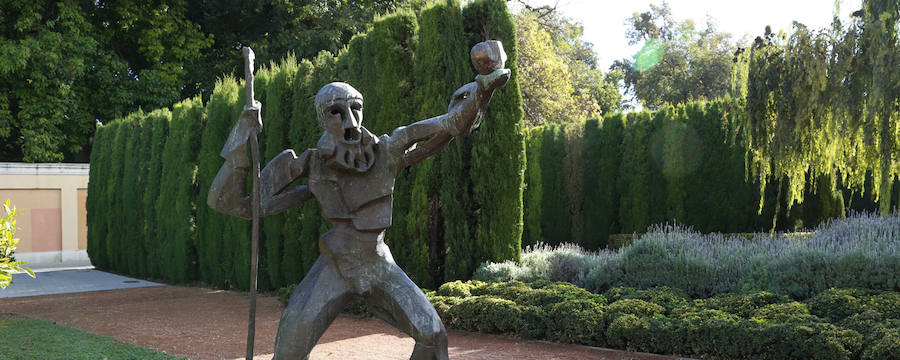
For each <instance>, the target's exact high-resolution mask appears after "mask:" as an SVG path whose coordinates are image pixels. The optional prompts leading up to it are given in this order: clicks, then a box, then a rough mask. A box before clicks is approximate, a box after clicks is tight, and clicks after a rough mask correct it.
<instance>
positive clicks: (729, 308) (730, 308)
mask: <svg viewBox="0 0 900 360" xmlns="http://www.w3.org/2000/svg"><path fill="white" fill-rule="evenodd" d="M787 301H788V297H787V296H784V295H776V294H773V293H770V292H768V291H759V292H753V293H749V294H719V295H716V296H714V297H711V298H708V299H698V300H694V306H697V307H700V308H704V309H718V310H722V311H725V312H727V313H730V314H735V315H738V316H741V317H750V316H751V315H753V314H754V313H755V312H756V311H758V310H759V309H760V308H761V307H764V306H767V305H772V304H781V303H785V302H787Z"/></svg>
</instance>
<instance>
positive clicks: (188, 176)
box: [155, 97, 206, 283]
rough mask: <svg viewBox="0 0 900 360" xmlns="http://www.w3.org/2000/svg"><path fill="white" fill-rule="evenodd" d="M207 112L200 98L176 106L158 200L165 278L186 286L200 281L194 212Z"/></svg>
mask: <svg viewBox="0 0 900 360" xmlns="http://www.w3.org/2000/svg"><path fill="white" fill-rule="evenodd" d="M205 115H206V114H205V112H204V110H203V107H202V102H201V100H200V98H199V97H197V98H193V99H190V100H186V101H183V102H181V103H178V104H175V107H174V109H173V110H172V120H171V123H170V126H169V131H168V136H167V137H166V145H165V147H164V148H163V151H162V159H161V161H162V173H161V178H160V190H159V199H158V200H157V201H156V209H155V210H156V222H157V223H156V225H157V231H156V235H157V239H158V240H157V241H158V242H157V244H158V246H159V247H160V248H161V249H160V250H161V251H160V255H161V259H159V260H162V261H163V262H162V263H160V264H164V265H161V268H160V270H161V275H162V276H163V278H165V279H167V280H169V281H172V282H176V283H183V282H186V281H188V280H191V279H196V271H197V270H196V266H197V264H196V260H195V259H196V254H197V249H196V246H195V243H194V242H195V240H194V239H195V238H194V235H195V232H194V209H196V200H197V193H196V189H195V187H194V181H195V179H196V160H197V153H198V150H199V147H200V138H201V134H202V124H203V120H204V118H205Z"/></svg>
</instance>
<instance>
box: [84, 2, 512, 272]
mask: <svg viewBox="0 0 900 360" xmlns="http://www.w3.org/2000/svg"><path fill="white" fill-rule="evenodd" d="M418 8H419V7H417V9H418ZM464 11H465V13H464ZM464 20H465V21H464ZM470 20H471V21H470ZM467 21H468V22H471V23H472V24H470V25H471V26H469V27H468V28H464V26H463V24H465V23H467ZM485 34H487V35H489V36H488V38H493V39H500V40H502V41H504V45H505V47H506V50H507V53H508V55H509V60H508V62H507V66H508V67H511V68H512V71H513V76H512V80H511V81H510V82H509V83H508V84H507V86H506V87H505V88H503V89H501V90H499V91H498V92H497V93H496V94H495V96H494V99H493V103H492V104H491V110H490V112H489V113H488V114H487V116H486V118H485V119H484V123H483V125H482V129H481V130H479V131H477V132H475V135H473V136H472V137H470V138H469V139H464V140H462V141H460V140H456V141H454V142H453V143H451V144H450V146H448V148H447V149H445V150H444V152H443V153H442V154H441V156H439V157H435V158H432V159H429V160H427V161H426V162H424V163H422V164H419V165H417V166H416V167H413V168H412V169H411V170H407V171H403V172H401V173H400V174H399V175H398V177H397V180H396V183H395V199H394V224H393V226H392V227H391V228H390V229H389V230H388V234H387V241H388V242H389V244H390V245H391V246H392V250H393V251H394V255H395V259H396V261H397V262H398V263H399V264H400V265H401V266H403V267H404V269H406V270H407V271H408V272H409V273H410V276H411V277H412V278H413V280H414V281H416V282H417V283H418V284H420V285H423V286H436V285H438V284H439V283H440V282H442V281H443V278H452V279H465V278H468V277H469V276H470V275H471V273H472V271H473V270H474V268H475V267H476V266H477V265H478V264H479V263H480V262H482V261H485V260H495V261H496V260H500V259H512V258H516V257H517V256H518V248H519V241H520V240H519V237H520V236H521V227H522V224H521V222H522V218H521V216H522V215H521V211H522V204H521V189H522V187H523V183H522V173H523V165H524V164H523V161H524V142H523V133H522V128H521V110H520V102H521V99H520V97H519V94H518V85H517V82H516V72H515V68H514V66H512V65H514V64H515V39H514V31H513V27H512V22H511V21H510V18H509V14H508V13H507V10H506V7H505V4H504V3H503V2H502V1H480V2H475V3H473V4H471V5H469V7H467V10H461V9H460V6H459V2H458V1H457V0H449V1H442V2H439V3H435V4H430V5H428V6H425V7H424V9H421V10H420V16H417V15H416V14H414V13H412V12H409V11H406V12H400V13H396V14H390V15H386V16H383V17H381V18H380V19H378V20H377V21H376V23H375V24H374V26H373V28H372V30H370V31H368V32H367V33H364V34H358V35H356V36H355V37H354V38H353V39H352V40H351V42H350V43H349V45H348V46H347V48H345V49H343V50H342V51H341V52H340V53H339V54H338V56H334V55H333V54H331V53H327V52H322V53H320V54H319V55H318V56H316V57H315V58H312V59H306V60H301V61H299V63H298V62H297V61H296V60H294V59H293V58H290V57H289V58H287V59H285V60H283V61H282V62H280V63H278V64H270V65H268V66H265V67H263V68H261V69H259V71H257V73H256V83H255V85H254V86H255V89H256V96H257V99H258V100H260V101H261V102H262V103H263V111H264V112H263V120H264V126H263V131H262V133H261V134H260V136H259V139H260V150H261V155H262V159H261V160H262V162H263V163H265V162H266V161H267V160H269V159H271V158H272V157H273V156H275V155H277V154H278V153H279V152H281V151H282V150H283V149H285V148H293V149H294V150H295V151H296V152H297V153H298V154H299V153H302V151H304V150H306V149H308V148H313V147H315V146H316V142H317V140H318V138H319V137H320V136H321V131H322V130H321V129H319V128H318V125H317V120H316V112H315V108H314V104H313V98H314V96H315V93H316V92H317V91H318V90H319V89H320V88H321V87H322V86H323V85H325V84H327V83H329V82H332V81H345V82H348V83H350V84H352V85H353V86H354V87H356V88H357V89H358V90H360V91H361V92H362V93H363V95H364V96H365V110H364V111H365V120H364V121H365V124H366V126H367V127H368V128H369V129H370V130H372V131H373V132H374V133H376V135H380V134H389V133H390V132H391V131H392V130H393V129H394V128H396V127H399V126H403V125H407V124H409V123H411V122H413V121H416V120H423V119H425V118H428V117H431V116H435V115H439V114H441V113H444V112H445V111H446V107H447V104H448V103H449V101H450V96H451V94H452V93H453V91H454V90H455V89H456V88H458V87H459V86H461V85H463V84H465V83H467V82H470V81H472V80H473V78H474V75H475V72H474V70H473V69H472V68H471V65H470V61H469V59H468V51H469V48H470V47H471V46H472V45H474V43H475V42H478V41H481V40H484V39H485V38H483V36H484V35H485ZM243 97H244V94H243V86H242V85H240V82H239V81H237V80H234V79H231V78H226V79H222V80H221V81H220V82H219V83H218V84H217V86H216V89H215V90H214V92H213V94H212V95H211V97H210V100H209V103H208V104H206V106H203V105H202V104H201V103H200V100H199V99H190V100H186V101H184V102H182V103H179V104H176V105H175V106H174V107H173V109H172V110H171V111H170V110H166V109H163V110H157V111H153V112H150V113H147V114H141V113H136V114H132V115H130V116H129V117H126V118H125V119H122V120H119V121H115V122H113V123H111V124H110V125H107V126H103V127H100V128H99V129H98V131H97V135H96V141H97V144H96V145H95V147H94V150H95V151H94V154H93V155H92V162H93V166H92V169H91V171H92V175H93V179H94V180H93V181H91V185H90V186H91V191H90V196H89V199H88V203H89V205H88V207H89V212H90V214H91V215H90V218H89V227H90V228H89V238H90V240H89V253H90V255H91V258H92V259H93V261H94V263H95V264H97V265H98V267H102V268H108V269H116V270H117V271H121V272H125V273H134V274H135V275H138V274H141V275H143V276H148V277H151V278H155V279H162V280H166V281H171V282H186V281H194V280H200V281H203V282H205V283H209V284H214V285H217V286H221V287H226V288H228V287H233V288H238V289H246V288H247V286H248V282H249V281H248V280H249V265H250V246H249V237H250V236H249V230H250V229H249V222H248V221H245V220H239V219H235V218H232V217H229V216H226V215H223V214H219V213H217V212H215V211H212V210H211V209H208V208H207V207H206V205H205V196H206V194H207V192H208V190H209V186H210V184H211V182H212V179H213V178H214V177H215V175H216V173H217V172H218V169H219V167H220V166H221V164H222V162H223V160H222V159H221V158H220V157H219V156H218V153H219V151H220V150H221V147H222V145H223V143H224V141H225V139H226V138H227V134H228V132H229V130H230V128H231V126H232V125H233V124H234V122H235V121H236V120H237V118H238V115H239V114H240V112H241V108H242V106H243V104H244V102H245V99H244V98H243ZM473 144H478V146H475V145H473ZM100 174H102V175H100ZM303 181H305V180H301V181H300V182H303ZM130 184H137V185H138V186H142V187H143V190H144V191H141V192H137V193H129V194H124V193H122V192H121V191H120V190H121V189H123V188H126V187H128V186H130ZM248 188H249V182H248ZM248 190H249V189H248ZM135 206H137V207H139V210H135V211H131V213H132V214H134V218H130V219H126V221H120V220H121V217H119V216H120V214H123V213H127V212H128V211H126V210H128V209H132V208H134V207H135ZM329 226H330V225H329V224H328V223H327V222H326V221H325V220H324V219H323V218H322V216H321V212H320V210H319V205H318V204H317V203H316V202H315V201H310V202H308V203H306V204H304V205H302V206H300V207H298V208H296V209H290V210H288V211H286V212H285V213H284V214H283V215H280V216H276V217H267V218H265V219H264V220H263V223H262V232H261V234H260V235H261V244H260V245H261V246H260V275H259V276H260V277H259V286H260V287H261V288H275V287H280V286H283V285H286V284H293V283H296V282H299V281H300V279H301V277H302V276H303V274H304V273H305V272H306V271H308V269H309V268H310V267H311V266H312V264H313V262H314V261H315V259H316V258H317V256H318V240H319V237H320V236H321V234H322V233H324V232H325V231H327V230H328V228H329ZM129 229H130V230H129ZM448 264H449V265H448Z"/></svg>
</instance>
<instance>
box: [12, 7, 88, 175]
mask: <svg viewBox="0 0 900 360" xmlns="http://www.w3.org/2000/svg"><path fill="white" fill-rule="evenodd" d="M0 8H2V9H3V11H2V12H0V21H2V22H3V24H6V25H5V26H3V27H2V28H0V56H2V57H3V59H4V61H2V62H0V88H2V89H3V92H2V93H0V144H2V145H0V159H2V160H4V161H13V160H24V161H27V162H59V161H62V160H63V159H64V157H65V156H64V155H66V154H73V153H77V152H79V151H80V150H82V148H83V147H84V146H85V145H86V144H87V142H88V141H87V138H88V135H89V133H90V132H91V131H92V130H93V126H94V118H93V117H91V116H90V115H89V114H88V113H87V112H85V110H87V109H88V107H87V106H86V104H84V103H82V102H81V99H80V96H81V94H80V93H79V92H78V81H79V80H80V79H81V78H82V77H84V76H85V74H86V73H88V72H89V70H90V68H89V63H90V61H89V56H90V55H91V54H94V53H95V51H96V49H98V42H97V40H95V39H94V38H93V37H91V34H92V28H91V24H90V23H89V22H88V20H87V19H86V17H85V14H84V13H83V12H82V11H81V9H80V8H79V7H78V4H77V3H76V2H75V1H60V2H45V1H17V0H4V1H0Z"/></svg>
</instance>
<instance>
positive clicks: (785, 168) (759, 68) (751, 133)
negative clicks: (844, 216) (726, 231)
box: [731, 0, 900, 213]
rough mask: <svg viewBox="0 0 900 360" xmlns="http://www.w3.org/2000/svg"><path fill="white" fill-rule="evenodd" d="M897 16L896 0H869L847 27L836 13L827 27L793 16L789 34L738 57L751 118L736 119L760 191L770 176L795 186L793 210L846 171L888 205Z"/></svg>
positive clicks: (894, 148) (854, 184)
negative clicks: (745, 70) (810, 193)
mask: <svg viewBox="0 0 900 360" xmlns="http://www.w3.org/2000/svg"><path fill="white" fill-rule="evenodd" d="M898 21H900V5H898V4H897V2H896V1H893V0H866V1H864V2H863V8H862V9H861V10H859V11H857V12H855V13H854V20H853V21H852V22H851V24H849V26H847V27H846V28H845V27H843V26H842V24H841V23H840V22H839V21H837V20H835V22H834V23H833V25H832V27H831V28H830V29H824V30H820V31H815V30H812V29H809V28H807V27H806V26H804V25H802V24H799V23H795V24H794V31H793V33H792V34H790V35H787V34H774V33H772V32H771V30H770V29H768V28H767V29H766V32H765V34H764V35H763V36H760V37H758V38H756V40H755V41H754V43H753V45H752V46H751V47H750V49H749V52H747V53H744V54H741V56H739V57H737V58H736V60H737V61H739V62H744V61H746V66H748V67H749V69H748V77H747V83H746V90H745V91H746V94H747V95H746V99H745V101H746V102H745V103H744V104H743V105H744V107H745V116H743V117H740V118H738V119H736V120H737V121H736V122H735V123H732V124H731V126H732V127H733V131H734V132H735V133H736V134H741V135H742V136H743V137H742V140H743V145H744V146H745V147H746V149H747V151H748V154H749V156H750V160H751V161H750V163H749V165H750V171H751V174H752V175H753V176H754V177H756V178H758V179H759V182H760V184H761V188H760V190H761V193H762V191H763V189H765V186H766V182H767V181H769V180H770V179H771V178H774V179H775V180H778V181H780V182H782V183H783V184H787V185H790V186H789V187H786V188H785V190H786V191H785V197H786V198H787V204H786V205H787V208H788V209H790V207H791V206H792V205H793V204H794V203H797V202H801V201H803V199H804V193H805V191H806V190H807V189H813V188H818V187H819V186H818V185H814V184H815V183H816V181H818V179H819V178H820V177H826V178H829V177H832V176H840V177H841V179H840V180H841V181H840V183H843V184H847V185H848V186H849V187H851V188H854V189H858V190H863V192H867V191H868V190H869V188H871V190H872V192H873V193H874V195H875V197H876V199H877V200H878V203H879V207H880V210H881V211H882V212H884V213H886V212H889V211H890V209H891V204H892V202H893V200H892V199H891V198H892V197H893V195H892V193H893V190H892V187H893V184H894V182H895V178H896V176H897V174H898V173H900V169H898V166H897V163H898V162H897V159H898V155H900V153H898V152H900V150H898V148H900V146H898V137H897V136H896V134H897V131H896V130H897V128H898V121H900V116H898V115H897V114H898V113H900V85H898V83H900V71H897V69H898V67H900V55H898V54H900V40H898V35H897V34H898V30H897V24H898ZM870 178H871V179H872V180H874V181H872V182H871V184H870V185H867V182H868V180H869V179H870ZM825 182H826V183H829V184H835V183H837V182H835V181H832V180H831V179H826V180H825ZM808 184H809V185H808Z"/></svg>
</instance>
